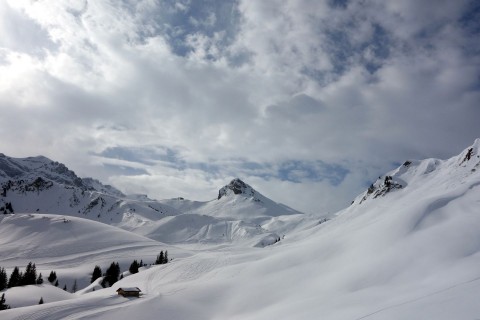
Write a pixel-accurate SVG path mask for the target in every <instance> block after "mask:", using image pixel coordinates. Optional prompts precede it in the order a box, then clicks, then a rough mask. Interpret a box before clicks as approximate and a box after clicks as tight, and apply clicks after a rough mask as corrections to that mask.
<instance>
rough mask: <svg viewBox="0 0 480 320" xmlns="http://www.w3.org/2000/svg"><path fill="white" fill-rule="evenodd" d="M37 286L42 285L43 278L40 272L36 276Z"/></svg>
mask: <svg viewBox="0 0 480 320" xmlns="http://www.w3.org/2000/svg"><path fill="white" fill-rule="evenodd" d="M37 284H43V278H42V273H41V272H40V274H39V275H38V278H37Z"/></svg>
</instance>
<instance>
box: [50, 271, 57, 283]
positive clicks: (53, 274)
mask: <svg viewBox="0 0 480 320" xmlns="http://www.w3.org/2000/svg"><path fill="white" fill-rule="evenodd" d="M55 280H57V273H56V272H55V271H50V275H49V276H48V282H50V283H53V282H54V281H55Z"/></svg>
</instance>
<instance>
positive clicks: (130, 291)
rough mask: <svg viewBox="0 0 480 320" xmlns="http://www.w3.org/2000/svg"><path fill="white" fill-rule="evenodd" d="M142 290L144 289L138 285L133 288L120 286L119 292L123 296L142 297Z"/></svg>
mask: <svg viewBox="0 0 480 320" xmlns="http://www.w3.org/2000/svg"><path fill="white" fill-rule="evenodd" d="M140 292H142V290H140V289H138V288H137V287H131V288H125V287H123V288H118V289H117V293H118V294H119V295H121V296H124V297H137V298H138V297H140Z"/></svg>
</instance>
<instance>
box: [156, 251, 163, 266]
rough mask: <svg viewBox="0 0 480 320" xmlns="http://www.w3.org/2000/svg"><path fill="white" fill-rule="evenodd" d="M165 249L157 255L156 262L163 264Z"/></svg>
mask: <svg viewBox="0 0 480 320" xmlns="http://www.w3.org/2000/svg"><path fill="white" fill-rule="evenodd" d="M163 259H164V257H163V250H162V251H160V254H159V255H158V256H157V260H155V264H163Z"/></svg>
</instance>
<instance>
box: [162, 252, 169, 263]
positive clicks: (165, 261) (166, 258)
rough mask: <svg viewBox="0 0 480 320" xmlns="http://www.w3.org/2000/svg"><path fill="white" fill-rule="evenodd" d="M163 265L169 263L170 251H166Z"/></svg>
mask: <svg viewBox="0 0 480 320" xmlns="http://www.w3.org/2000/svg"><path fill="white" fill-rule="evenodd" d="M163 263H164V264H165V263H168V251H167V250H165V255H164V256H163Z"/></svg>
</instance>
